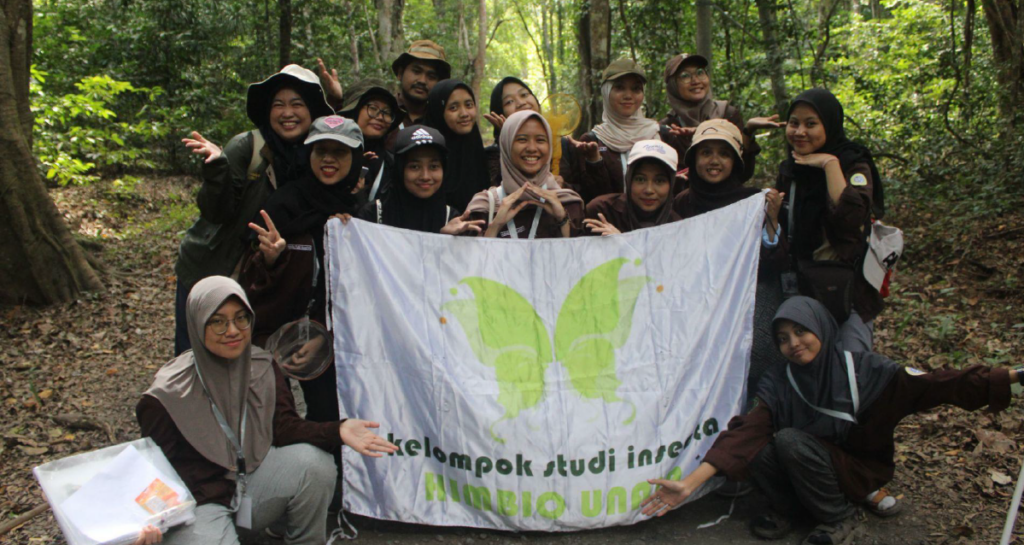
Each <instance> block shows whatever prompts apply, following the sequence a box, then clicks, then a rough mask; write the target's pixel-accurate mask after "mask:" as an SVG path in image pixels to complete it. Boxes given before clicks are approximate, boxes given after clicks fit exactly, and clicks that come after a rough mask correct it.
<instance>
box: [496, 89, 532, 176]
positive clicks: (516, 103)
mask: <svg viewBox="0 0 1024 545" xmlns="http://www.w3.org/2000/svg"><path fill="white" fill-rule="evenodd" d="M521 110H533V111H535V112H537V113H541V112H540V102H538V101H537V96H536V95H534V94H533V91H532V90H530V86H528V85H526V83H525V82H524V81H523V80H521V79H519V78H516V77H512V76H508V77H506V78H502V80H501V81H499V82H498V84H497V85H495V86H494V89H493V90H491V111H490V112H489V113H486V114H484V119H486V120H487V121H489V122H490V123H491V125H492V126H494V143H493V144H491V145H490V146H487V147H486V148H484V151H485V152H486V153H487V170H488V171H489V173H490V175H491V185H498V184H499V183H500V182H501V148H500V147H499V146H498V138H499V137H500V136H501V127H502V126H503V125H504V124H505V120H506V119H508V116H510V115H512V114H514V113H516V112H518V111H521Z"/></svg>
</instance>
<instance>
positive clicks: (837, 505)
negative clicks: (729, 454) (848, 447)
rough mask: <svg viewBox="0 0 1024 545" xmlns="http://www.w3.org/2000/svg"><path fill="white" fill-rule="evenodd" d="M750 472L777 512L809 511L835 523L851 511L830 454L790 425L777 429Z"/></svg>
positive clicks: (818, 517)
mask: <svg viewBox="0 0 1024 545" xmlns="http://www.w3.org/2000/svg"><path fill="white" fill-rule="evenodd" d="M750 476H751V478H753V480H754V482H755V483H757V486H758V487H759V488H760V489H761V491H762V492H764V495H765V496H767V497H768V500H769V502H770V504H771V506H772V508H773V509H774V510H775V511H777V512H778V513H779V514H781V515H784V516H788V517H796V516H798V515H802V514H805V513H810V514H811V515H812V516H814V518H815V519H817V520H818V521H819V522H823V523H825V524H834V523H837V522H840V521H842V520H845V519H846V518H848V517H850V516H851V515H853V513H854V506H853V504H851V503H850V501H849V500H848V499H847V498H846V495H845V494H843V492H842V490H840V489H839V480H838V479H837V478H836V470H835V467H833V465H832V456H831V455H830V454H829V452H828V449H826V448H825V447H824V446H823V445H822V444H821V443H819V442H818V440H817V439H815V438H814V437H812V436H811V435H810V434H808V433H806V432H802V431H800V430H797V429H793V428H786V429H783V430H780V431H779V432H778V433H776V434H775V439H774V440H773V441H771V442H770V443H768V444H767V445H766V446H765V447H764V448H763V449H761V452H760V453H759V454H758V455H757V457H756V458H754V461H753V463H752V464H751V466H750Z"/></svg>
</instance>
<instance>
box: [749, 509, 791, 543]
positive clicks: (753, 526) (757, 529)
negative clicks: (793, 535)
mask: <svg viewBox="0 0 1024 545" xmlns="http://www.w3.org/2000/svg"><path fill="white" fill-rule="evenodd" d="M792 529H793V524H792V523H791V522H790V521H789V519H787V518H785V517H783V516H780V515H777V514H775V513H768V514H765V515H760V516H757V517H754V519H753V520H751V521H750V532H751V533H752V534H754V535H755V536H757V537H759V538H761V539H782V538H784V537H786V535H787V534H789V531H790V530H792Z"/></svg>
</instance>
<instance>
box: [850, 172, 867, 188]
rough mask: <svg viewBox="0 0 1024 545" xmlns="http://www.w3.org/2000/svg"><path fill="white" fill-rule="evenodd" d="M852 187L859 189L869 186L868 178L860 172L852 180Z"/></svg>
mask: <svg viewBox="0 0 1024 545" xmlns="http://www.w3.org/2000/svg"><path fill="white" fill-rule="evenodd" d="M850 185H855V186H857V187H862V186H865V185H868V177H867V176H865V175H863V174H861V173H859V172H858V173H857V174H854V175H853V177H852V178H850Z"/></svg>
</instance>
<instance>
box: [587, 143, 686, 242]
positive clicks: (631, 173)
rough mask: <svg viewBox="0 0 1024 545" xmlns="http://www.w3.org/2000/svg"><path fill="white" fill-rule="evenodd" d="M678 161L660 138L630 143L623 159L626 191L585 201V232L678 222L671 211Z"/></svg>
mask: <svg viewBox="0 0 1024 545" xmlns="http://www.w3.org/2000/svg"><path fill="white" fill-rule="evenodd" d="M678 164H679V155H678V154H677V153H676V150H675V149H674V148H672V146H670V145H668V144H666V143H664V142H662V141H661V140H641V141H639V142H637V143H636V144H633V149H631V150H629V158H628V159H627V160H626V176H625V180H626V182H625V183H626V191H625V192H624V193H610V194H608V195H601V196H600V197H598V198H596V199H594V200H592V201H590V202H589V203H587V208H586V213H587V217H586V219H584V220H583V225H584V227H586V228H587V230H588V231H589V233H588V234H590V235H601V236H610V235H617V234H620V233H628V232H630V231H635V230H637V229H644V228H647V227H657V226H659V225H664V224H666V223H670V222H673V221H679V220H680V219H681V218H680V217H679V214H676V213H675V212H674V211H673V210H672V186H673V185H674V183H675V180H676V167H677V166H678Z"/></svg>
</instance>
